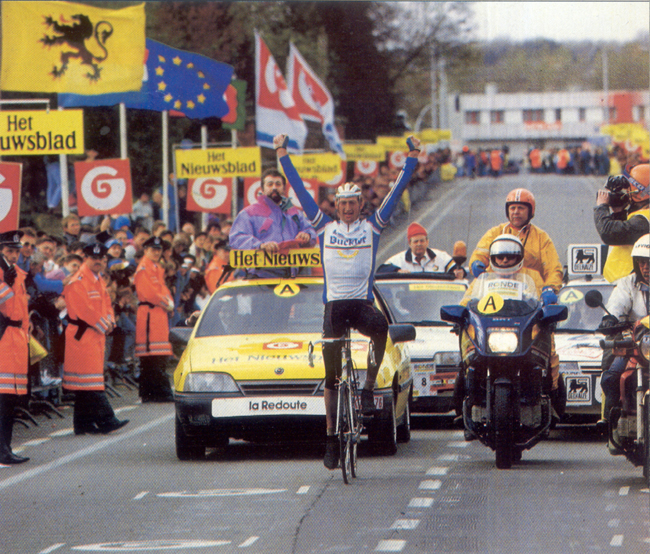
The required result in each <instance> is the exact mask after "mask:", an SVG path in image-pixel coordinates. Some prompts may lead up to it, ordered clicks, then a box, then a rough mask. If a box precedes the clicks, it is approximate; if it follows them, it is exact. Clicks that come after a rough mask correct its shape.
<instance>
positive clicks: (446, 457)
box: [438, 454, 470, 462]
mask: <svg viewBox="0 0 650 554" xmlns="http://www.w3.org/2000/svg"><path fill="white" fill-rule="evenodd" d="M469 459H470V457H469V456H463V455H462V454H443V455H442V456H438V460H439V461H441V462H459V461H460V460H469Z"/></svg>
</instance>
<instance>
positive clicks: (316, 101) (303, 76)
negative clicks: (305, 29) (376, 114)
mask: <svg viewBox="0 0 650 554" xmlns="http://www.w3.org/2000/svg"><path fill="white" fill-rule="evenodd" d="M287 80H288V82H289V90H290V91H291V96H292V97H293V99H294V100H295V102H296V106H297V107H298V111H299V112H300V114H301V115H302V116H303V117H304V118H305V119H310V120H312V121H320V123H321V124H322V126H323V134H324V135H325V138H326V139H327V142H328V143H329V145H330V148H331V149H332V150H334V152H337V153H338V154H339V155H340V156H341V157H342V158H343V159H345V152H344V151H343V145H342V144H341V139H340V137H339V134H338V131H337V130H336V127H335V126H334V100H333V99H332V95H331V94H330V91H329V90H327V87H326V86H325V85H324V84H323V82H322V81H321V80H320V79H319V78H318V75H316V73H314V71H313V70H312V68H311V67H310V66H309V64H308V63H307V62H306V61H305V59H304V58H303V57H302V56H301V54H300V52H299V51H298V49H297V48H296V47H295V45H294V44H293V43H290V44H289V60H288V62H287Z"/></svg>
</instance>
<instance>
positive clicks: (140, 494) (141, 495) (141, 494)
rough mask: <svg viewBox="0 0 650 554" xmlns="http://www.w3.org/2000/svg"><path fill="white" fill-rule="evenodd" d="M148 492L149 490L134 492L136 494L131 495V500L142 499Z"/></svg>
mask: <svg viewBox="0 0 650 554" xmlns="http://www.w3.org/2000/svg"><path fill="white" fill-rule="evenodd" d="M148 494H149V491H142V492H141V493H139V494H136V495H135V496H134V497H133V500H142V499H143V498H144V497H145V496H147V495H148Z"/></svg>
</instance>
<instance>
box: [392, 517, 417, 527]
mask: <svg viewBox="0 0 650 554" xmlns="http://www.w3.org/2000/svg"><path fill="white" fill-rule="evenodd" d="M419 524H420V520H419V519H396V520H395V523H393V525H391V527H390V528H391V529H415V528H416V527H417V526H418V525H419Z"/></svg>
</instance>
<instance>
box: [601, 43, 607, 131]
mask: <svg viewBox="0 0 650 554" xmlns="http://www.w3.org/2000/svg"><path fill="white" fill-rule="evenodd" d="M602 54H603V94H604V96H605V108H604V110H603V124H605V125H607V124H608V123H609V61H608V59H607V48H606V47H605V46H603V51H602Z"/></svg>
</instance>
